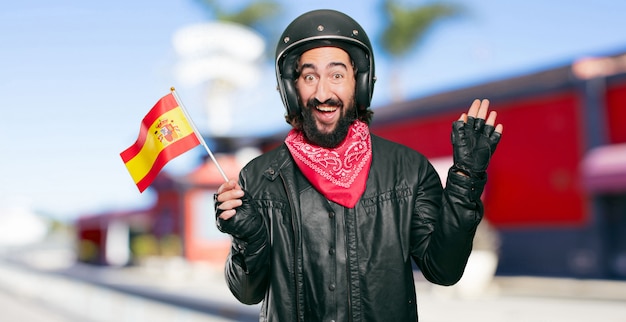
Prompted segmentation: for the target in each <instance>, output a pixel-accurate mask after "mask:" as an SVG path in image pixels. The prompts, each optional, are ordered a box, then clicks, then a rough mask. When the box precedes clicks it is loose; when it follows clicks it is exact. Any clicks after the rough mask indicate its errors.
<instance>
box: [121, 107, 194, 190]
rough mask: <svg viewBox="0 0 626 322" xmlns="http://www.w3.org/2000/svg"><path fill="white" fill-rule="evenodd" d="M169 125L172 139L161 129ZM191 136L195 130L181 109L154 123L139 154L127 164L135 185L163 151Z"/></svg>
mask: <svg viewBox="0 0 626 322" xmlns="http://www.w3.org/2000/svg"><path fill="white" fill-rule="evenodd" d="M167 125H169V126H168V127H170V128H171V129H172V131H171V133H172V134H173V135H172V136H171V137H165V136H163V135H162V132H161V128H163V127H164V126H167ZM159 126H161V128H159ZM155 132H156V133H155ZM190 134H191V135H192V134H193V128H192V127H191V125H190V124H189V122H187V119H186V118H185V114H184V113H183V110H182V109H181V108H180V107H177V108H174V109H172V110H170V111H168V112H166V113H163V115H161V116H160V117H159V118H158V119H157V120H156V121H154V123H152V125H151V126H150V129H148V132H147V133H146V140H145V142H144V144H143V146H142V147H141V150H140V151H139V153H137V155H135V157H133V158H132V159H130V160H128V162H126V167H127V168H128V172H129V173H130V175H131V177H132V178H133V180H134V181H135V183H137V182H139V181H140V180H141V179H143V177H145V176H146V174H148V172H149V171H150V169H151V168H152V165H153V164H154V162H155V160H156V158H157V156H158V155H159V153H160V152H161V151H163V149H165V148H166V147H167V146H168V145H170V144H173V143H174V142H176V141H178V140H180V139H182V138H184V137H186V136H188V135H190ZM159 135H161V140H159ZM168 139H169V140H168Z"/></svg>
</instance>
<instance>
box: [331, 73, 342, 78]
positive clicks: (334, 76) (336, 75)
mask: <svg viewBox="0 0 626 322" xmlns="http://www.w3.org/2000/svg"><path fill="white" fill-rule="evenodd" d="M342 78H343V74H333V79H342Z"/></svg>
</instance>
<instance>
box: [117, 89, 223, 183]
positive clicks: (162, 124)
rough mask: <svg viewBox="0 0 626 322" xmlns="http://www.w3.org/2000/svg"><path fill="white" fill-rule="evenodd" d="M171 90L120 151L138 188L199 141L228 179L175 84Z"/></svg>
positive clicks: (153, 108)
mask: <svg viewBox="0 0 626 322" xmlns="http://www.w3.org/2000/svg"><path fill="white" fill-rule="evenodd" d="M171 91H172V93H170V94H168V95H165V96H164V97H162V98H161V99H160V100H159V101H158V102H157V103H156V104H155V105H154V107H152V109H151V110H150V111H149V112H148V114H146V116H145V117H144V118H143V120H142V121H141V127H140V131H139V137H138V138H137V141H135V143H134V144H133V145H131V146H130V147H129V148H127V149H126V150H124V151H123V152H122V153H120V156H121V157H122V161H124V164H125V165H126V168H127V169H128V172H129V173H130V175H131V177H132V178H133V180H134V181H135V184H136V185H137V188H139V192H143V191H144V190H145V189H146V188H148V187H149V186H150V184H151V183H152V181H154V179H155V178H156V176H157V175H158V174H159V172H160V171H161V169H162V168H163V167H164V166H165V164H167V163H168V162H169V161H170V160H172V159H174V158H176V157H177V156H179V155H181V154H183V153H185V152H187V151H189V150H191V149H192V148H194V147H195V146H197V145H199V144H202V146H204V148H205V150H206V151H207V152H208V153H209V156H210V157H211V160H213V162H214V163H215V165H216V167H217V169H218V171H219V172H220V174H221V175H222V177H223V178H224V180H225V181H226V182H228V177H227V176H226V174H225V173H224V170H222V167H220V165H219V163H218V162H217V159H215V156H214V155H213V153H212V152H211V149H209V147H208V145H207V144H206V142H205V141H204V138H202V136H201V135H200V132H199V131H198V130H197V128H196V126H195V124H194V123H193V121H192V120H191V118H190V117H189V115H188V114H187V111H186V110H185V108H184V106H183V104H182V102H181V101H180V99H179V98H178V95H177V94H176V92H175V90H174V87H172V88H171ZM192 134H193V135H192Z"/></svg>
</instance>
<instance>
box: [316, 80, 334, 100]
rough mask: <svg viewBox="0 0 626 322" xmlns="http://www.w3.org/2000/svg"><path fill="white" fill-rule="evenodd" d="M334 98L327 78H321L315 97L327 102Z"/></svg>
mask: <svg viewBox="0 0 626 322" xmlns="http://www.w3.org/2000/svg"><path fill="white" fill-rule="evenodd" d="M331 98H332V91H331V90H330V86H329V84H328V83H327V81H326V80H324V79H320V81H319V82H318V83H317V87H316V89H315V99H316V100H318V101H319V102H322V103H323V102H326V101H327V100H329V99H331Z"/></svg>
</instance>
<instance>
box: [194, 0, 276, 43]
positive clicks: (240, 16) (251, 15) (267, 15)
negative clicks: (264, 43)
mask: <svg viewBox="0 0 626 322" xmlns="http://www.w3.org/2000/svg"><path fill="white" fill-rule="evenodd" d="M196 2H197V3H198V4H199V5H200V6H201V7H203V8H204V9H205V12H206V13H207V15H209V16H211V18H214V19H215V20H219V21H228V22H234V23H237V24H241V25H244V26H247V27H250V28H252V29H255V30H256V31H257V32H259V33H260V34H261V35H263V36H264V37H265V38H266V39H273V38H272V37H273V36H274V34H275V30H274V28H275V27H274V26H275V24H272V23H271V22H272V19H271V18H272V17H274V16H276V15H277V14H278V13H279V12H280V9H281V6H280V4H278V3H277V2H275V1H272V0H260V1H251V3H250V4H249V5H247V6H246V7H244V8H243V9H241V10H240V11H237V12H226V11H225V10H224V8H223V6H221V5H220V4H219V3H220V1H218V0H196Z"/></svg>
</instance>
